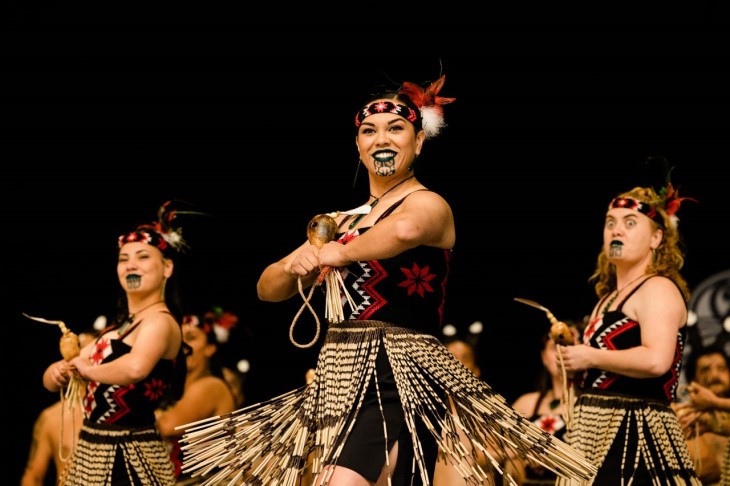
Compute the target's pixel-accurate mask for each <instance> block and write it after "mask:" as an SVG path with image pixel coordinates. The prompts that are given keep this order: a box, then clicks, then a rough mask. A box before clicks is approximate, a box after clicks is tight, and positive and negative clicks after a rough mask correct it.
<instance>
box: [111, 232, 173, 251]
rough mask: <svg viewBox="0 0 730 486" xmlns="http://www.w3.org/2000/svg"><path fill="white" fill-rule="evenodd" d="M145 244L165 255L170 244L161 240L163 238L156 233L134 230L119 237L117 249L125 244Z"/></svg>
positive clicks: (163, 239)
mask: <svg viewBox="0 0 730 486" xmlns="http://www.w3.org/2000/svg"><path fill="white" fill-rule="evenodd" d="M135 242H137V243H146V244H148V245H150V246H154V247H155V248H157V249H158V250H160V251H161V252H162V253H165V252H166V251H167V250H168V249H170V244H169V243H168V242H167V241H166V240H165V238H163V236H162V235H161V234H160V233H158V232H157V231H152V230H143V229H136V230H134V231H132V232H130V233H127V234H126V235H121V236H120V237H119V248H122V246H124V245H125V244H127V243H135Z"/></svg>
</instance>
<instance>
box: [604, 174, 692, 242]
mask: <svg viewBox="0 0 730 486" xmlns="http://www.w3.org/2000/svg"><path fill="white" fill-rule="evenodd" d="M664 163H666V161H664ZM673 169H674V167H672V168H671V169H669V170H667V172H666V174H667V175H666V183H665V186H664V187H662V188H661V189H660V190H659V194H658V195H659V201H657V202H656V203H655V204H654V205H652V204H649V203H647V202H643V201H639V200H638V199H636V198H633V197H615V198H613V199H612V200H611V202H610V203H609V205H608V208H609V209H611V208H626V209H633V210H635V211H638V212H640V213H642V214H644V215H646V216H648V217H649V218H651V219H652V220H653V221H655V222H656V223H657V224H658V225H660V226H661V227H664V220H663V219H662V216H661V214H660V213H659V211H657V209H656V208H657V207H661V208H662V209H664V212H665V213H666V214H667V217H668V219H669V220H668V221H667V223H668V224H669V225H671V227H672V228H674V229H677V225H678V224H679V218H678V217H677V211H679V208H680V206H681V205H682V201H685V200H687V201H692V202H697V200H696V199H693V198H691V197H680V196H679V187H677V188H676V189H675V187H674V186H673V185H672V182H671V181H670V180H669V177H670V175H671V173H672V170H673Z"/></svg>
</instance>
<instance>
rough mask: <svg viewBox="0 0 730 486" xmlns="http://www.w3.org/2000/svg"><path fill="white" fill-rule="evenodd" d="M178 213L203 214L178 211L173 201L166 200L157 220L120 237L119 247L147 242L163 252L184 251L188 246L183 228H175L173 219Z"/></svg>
mask: <svg viewBox="0 0 730 486" xmlns="http://www.w3.org/2000/svg"><path fill="white" fill-rule="evenodd" d="M178 214H203V213H197V212H193V211H177V210H175V209H173V208H172V201H167V202H165V203H164V204H163V205H162V206H160V209H158V211H157V221H155V222H153V223H148V224H141V225H139V226H137V228H135V229H134V230H133V231H131V232H129V233H127V234H124V235H122V236H120V237H119V248H120V249H121V248H122V246H124V245H125V244H126V243H134V242H138V243H146V244H148V245H150V246H154V247H155V248H157V249H158V250H160V251H161V252H162V253H163V254H167V253H169V252H170V250H175V251H176V252H180V251H183V249H185V248H186V247H187V244H186V243H185V240H183V238H182V228H173V227H172V221H173V220H174V219H175V218H176V217H177V215H178Z"/></svg>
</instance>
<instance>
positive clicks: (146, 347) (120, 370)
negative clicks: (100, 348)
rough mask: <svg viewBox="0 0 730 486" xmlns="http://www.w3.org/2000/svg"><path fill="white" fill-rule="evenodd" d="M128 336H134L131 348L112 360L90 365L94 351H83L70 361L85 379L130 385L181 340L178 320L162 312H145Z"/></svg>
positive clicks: (169, 356)
mask: <svg viewBox="0 0 730 486" xmlns="http://www.w3.org/2000/svg"><path fill="white" fill-rule="evenodd" d="M129 338H132V339H133V340H134V342H133V343H131V346H132V349H131V351H130V352H129V353H127V354H125V355H123V356H120V357H119V358H118V359H115V360H114V361H111V362H109V363H104V364H101V365H93V364H92V359H93V354H92V355H91V356H90V355H89V354H88V353H86V354H84V353H82V354H81V355H79V356H77V357H76V358H73V359H72V360H71V361H70V364H71V365H72V366H73V367H74V368H75V369H76V371H77V372H78V373H79V374H80V375H81V376H82V377H83V378H85V379H87V380H92V381H98V382H99V383H107V384H115V385H129V384H131V383H137V382H138V381H140V380H142V379H144V378H145V377H146V376H148V375H149V374H150V372H151V371H152V369H153V368H154V367H155V365H156V364H157V363H158V362H159V361H160V360H161V359H163V358H166V359H172V358H174V357H175V356H176V355H177V352H178V350H179V347H180V343H181V335H180V329H179V326H178V324H177V322H175V320H174V319H173V318H172V316H170V315H169V314H166V313H163V312H157V313H154V314H151V315H149V316H146V317H145V319H144V321H143V322H142V323H141V324H140V325H139V327H138V328H137V329H136V330H135V331H134V332H133V335H130V336H129Z"/></svg>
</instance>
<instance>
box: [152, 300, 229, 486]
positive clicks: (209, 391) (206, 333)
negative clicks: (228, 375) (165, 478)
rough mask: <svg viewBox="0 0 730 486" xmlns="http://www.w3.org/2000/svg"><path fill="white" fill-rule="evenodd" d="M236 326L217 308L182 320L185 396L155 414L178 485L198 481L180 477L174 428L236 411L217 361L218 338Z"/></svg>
mask: <svg viewBox="0 0 730 486" xmlns="http://www.w3.org/2000/svg"><path fill="white" fill-rule="evenodd" d="M236 322H238V317H236V316H235V315H234V314H232V313H230V312H223V310H222V309H220V308H215V309H214V310H212V311H208V312H206V313H205V314H203V315H202V317H200V316H198V315H196V314H188V315H185V316H184V317H183V323H182V330H183V340H184V341H185V343H187V344H188V345H189V346H190V350H191V351H190V354H188V356H187V369H188V375H187V378H186V380H185V392H184V393H183V395H182V397H181V398H180V400H178V401H176V402H175V403H174V404H173V405H172V406H170V407H168V408H166V409H164V410H158V411H157V413H156V416H157V429H158V430H159V431H160V434H162V437H164V438H165V439H166V440H167V441H168V442H169V444H170V448H171V454H170V455H171V457H172V460H173V462H174V463H175V475H176V476H177V484H178V485H182V484H185V485H191V484H197V483H198V482H199V479H200V478H190V477H187V475H186V474H182V473H181V468H182V461H183V456H184V454H183V452H182V451H181V450H180V444H179V441H178V439H179V438H180V436H181V435H182V431H181V430H178V429H176V427H177V426H179V425H182V424H186V423H190V422H196V421H198V420H202V419H205V418H208V417H215V416H219V415H224V414H227V413H229V412H232V411H233V410H235V408H236V402H235V395H234V393H233V390H231V388H230V387H229V386H228V383H227V382H226V380H225V379H224V377H223V368H222V365H221V363H220V360H219V359H218V351H219V337H218V336H219V335H220V336H221V339H227V335H228V332H229V331H230V329H231V328H232V327H233V326H235V325H236ZM224 336H225V337H224Z"/></svg>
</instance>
